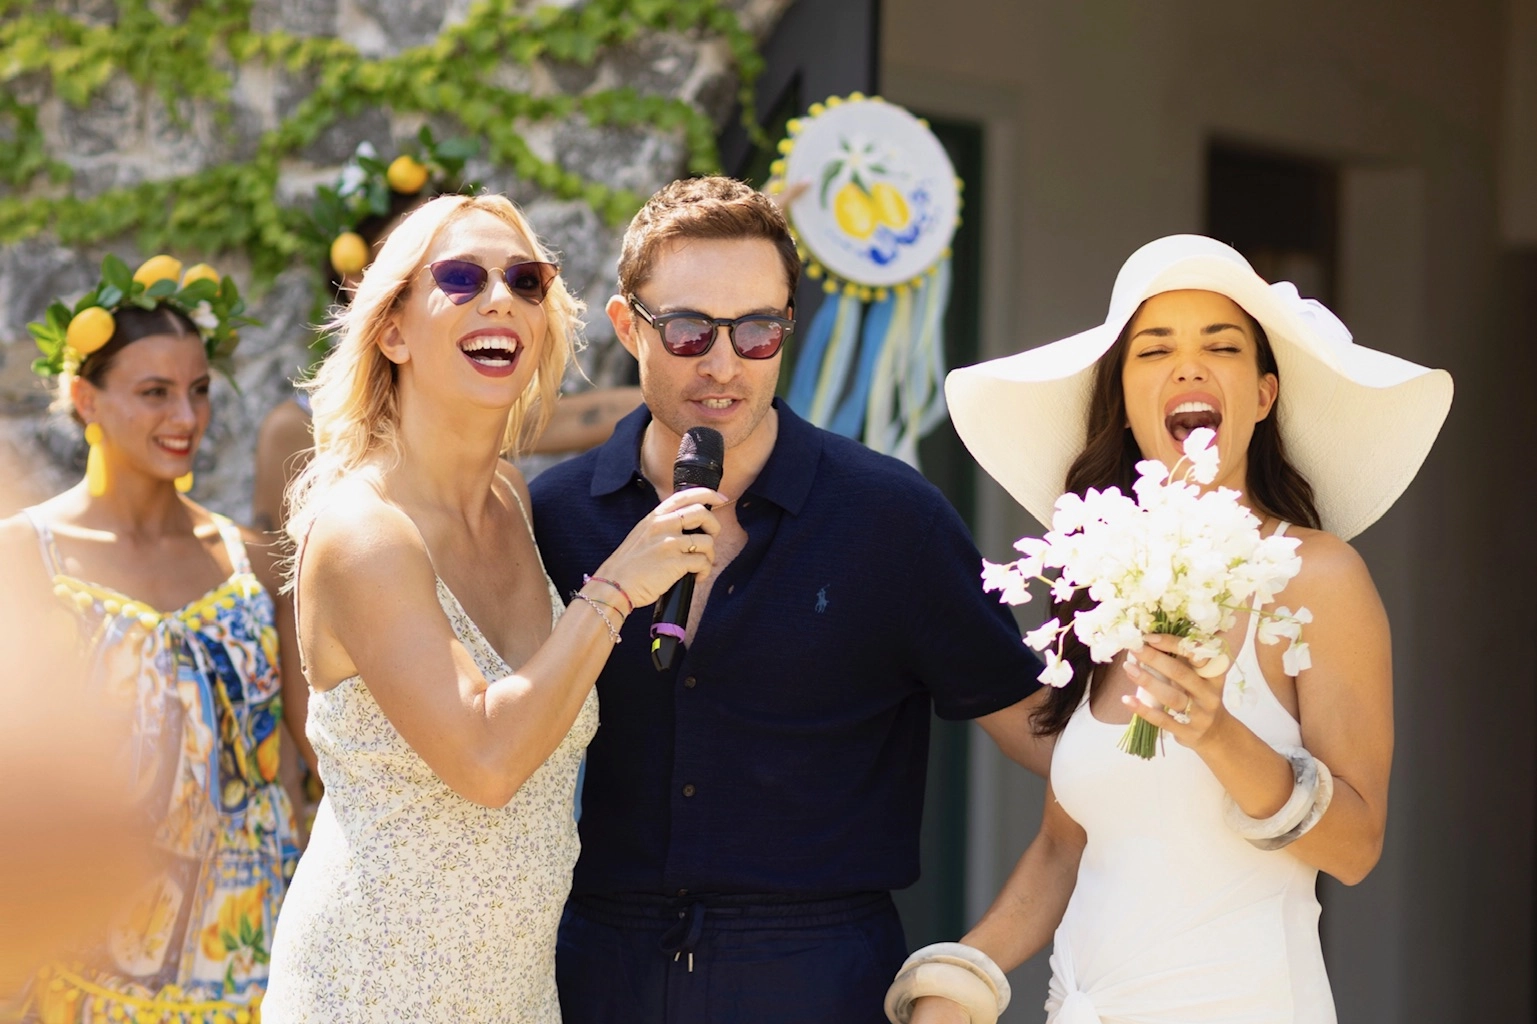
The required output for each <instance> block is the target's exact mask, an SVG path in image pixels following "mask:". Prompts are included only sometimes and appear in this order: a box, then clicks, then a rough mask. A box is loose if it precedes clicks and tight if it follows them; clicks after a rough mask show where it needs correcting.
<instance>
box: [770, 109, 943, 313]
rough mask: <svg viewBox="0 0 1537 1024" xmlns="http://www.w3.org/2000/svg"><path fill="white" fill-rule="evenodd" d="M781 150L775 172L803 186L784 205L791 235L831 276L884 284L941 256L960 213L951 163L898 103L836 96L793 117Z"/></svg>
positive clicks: (912, 275) (906, 277)
mask: <svg viewBox="0 0 1537 1024" xmlns="http://www.w3.org/2000/svg"><path fill="white" fill-rule="evenodd" d="M780 148H781V150H782V151H783V152H784V154H785V157H784V160H783V170H782V173H780V174H777V175H776V177H778V178H779V179H780V180H781V181H783V182H786V183H797V182H805V183H806V184H807V186H808V187H807V189H806V190H805V192H803V193H802V194H801V195H800V196H799V197H797V198H796V200H795V201H794V202H793V203H791V204H790V207H789V214H790V220H791V222H792V224H793V226H794V228H795V233H796V236H797V238H798V240H799V241H800V243H801V245H802V247H803V248H805V249H806V251H807V256H808V257H809V258H810V260H812V261H814V264H820V265H821V267H822V268H824V269H825V270H826V271H827V272H828V273H829V274H831V275H834V276H836V277H838V278H841V279H843V280H844V281H847V282H850V283H852V284H855V285H860V286H864V287H889V286H892V285H897V284H902V283H904V282H911V281H913V280H914V279H916V278H918V277H921V276H922V275H923V274H924V273H926V272H927V271H929V270H930V269H931V268H933V267H934V265H935V264H936V263H938V262H939V261H940V260H941V259H942V258H944V257H945V256H946V255H947V254H948V250H949V246H950V239H951V238H952V237H953V236H954V234H955V227H956V223H957V216H958V213H959V211H960V188H959V184H958V182H957V181H956V177H955V169H954V167H952V166H951V164H950V158H949V157H948V156H946V155H945V151H944V148H943V147H942V146H940V144H939V140H938V139H936V138H935V137H934V133H933V132H931V131H929V128H928V126H927V125H926V124H924V123H923V122H922V121H920V120H919V119H918V118H916V117H914V116H913V115H912V114H910V113H908V112H907V111H906V110H904V109H902V108H901V107H898V106H895V105H893V104H890V103H886V102H885V101H883V100H880V99H867V98H865V97H863V96H859V95H858V94H857V93H856V94H855V95H853V96H850V97H849V98H848V99H845V100H839V99H837V98H836V97H835V98H833V99H829V100H828V101H827V103H826V104H820V103H819V104H816V105H814V106H813V107H812V108H811V111H810V114H809V116H807V117H805V118H801V119H799V120H797V121H792V122H791V124H790V138H788V139H786V140H784V142H782V143H781V144H780ZM775 170H776V171H779V170H780V168H779V166H778V165H776V167H775Z"/></svg>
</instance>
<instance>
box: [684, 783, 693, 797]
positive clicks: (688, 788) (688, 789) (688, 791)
mask: <svg viewBox="0 0 1537 1024" xmlns="http://www.w3.org/2000/svg"><path fill="white" fill-rule="evenodd" d="M683 795H684V796H693V795H694V784H693V783H692V782H686V783H684V784H683Z"/></svg>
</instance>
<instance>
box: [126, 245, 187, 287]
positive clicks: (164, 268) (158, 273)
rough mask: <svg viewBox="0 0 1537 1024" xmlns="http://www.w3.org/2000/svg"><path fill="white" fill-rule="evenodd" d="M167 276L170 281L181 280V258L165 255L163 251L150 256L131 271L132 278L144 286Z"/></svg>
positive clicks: (148, 285)
mask: <svg viewBox="0 0 1537 1024" xmlns="http://www.w3.org/2000/svg"><path fill="white" fill-rule="evenodd" d="M167 278H169V279H170V280H172V281H180V280H181V260H179V259H177V258H176V257H175V256H167V255H165V253H161V254H160V255H159V256H151V257H150V258H149V259H147V260H145V261H144V262H143V263H141V264H140V265H139V269H138V270H135V271H134V272H133V279H134V280H135V281H137V282H139V283H140V284H142V285H143V286H144V287H146V288H148V287H150V286H151V285H153V284H154V283H155V282H156V281H164V280H166V279H167Z"/></svg>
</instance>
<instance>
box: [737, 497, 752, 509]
mask: <svg viewBox="0 0 1537 1024" xmlns="http://www.w3.org/2000/svg"><path fill="white" fill-rule="evenodd" d="M751 504H752V502H751V501H749V500H747V499H745V498H744V499H743V500H741V501H739V502H737V504H736V507H737V508H747V507H748V506H749V505H751Z"/></svg>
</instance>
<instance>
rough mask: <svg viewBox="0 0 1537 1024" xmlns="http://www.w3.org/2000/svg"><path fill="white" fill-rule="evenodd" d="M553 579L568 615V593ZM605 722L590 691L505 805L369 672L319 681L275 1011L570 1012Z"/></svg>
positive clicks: (469, 629)
mask: <svg viewBox="0 0 1537 1024" xmlns="http://www.w3.org/2000/svg"><path fill="white" fill-rule="evenodd" d="M514 494H516V492H514ZM541 571H543V566H542V564H541ZM545 580H546V583H547V584H548V586H549V591H550V609H551V622H552V624H553V623H554V621H556V620H557V619H559V617H560V613H561V612H562V611H563V610H564V606H563V604H562V603H561V600H560V596H559V594H558V593H557V592H556V590H555V586H554V584H553V583H549V577H548V575H547V574H546V576H545ZM437 593H438V601H439V603H440V604H441V605H442V608H443V612H444V614H445V615H447V616H448V619H449V622H450V623H452V625H453V629H454V635H455V636H456V637H458V639H459V642H460V643H462V644H463V645H464V646H465V648H466V649H467V650H468V651H469V652H470V654H471V656H472V657H473V658H474V659H475V664H476V666H477V667H478V668H479V669H480V671H481V672H482V673H483V674H484V675H485V676H486V678H487V679H498V678H501V677H503V676H506V675H508V674H509V673H511V671H512V668H511V666H509V665H508V664H507V663H506V662H505V661H503V660H502V658H501V657H500V656H499V655H498V654H497V653H496V651H495V650H494V649H493V648H492V647H491V645H490V643H488V642H487V641H486V638H485V637H484V636H483V635H482V634H481V632H480V630H479V628H477V627H476V625H475V623H474V622H473V621H471V619H470V617H469V615H467V614H466V613H465V611H464V608H463V607H462V606H461V605H460V604H459V601H458V599H457V598H455V597H454V595H453V593H452V592H451V591H450V590H449V589H448V587H447V586H446V585H445V584H444V583H443V581H442V579H439V580H438V581H437ZM597 728H598V699H597V694H596V693H595V692H589V693H588V695H587V699H586V701H585V702H584V703H583V705H582V709H581V711H580V713H579V714H578V715H577V718H576V722H575V723H574V724H573V725H572V727H571V730H570V731H569V732H568V733H567V734H566V736H565V738H564V739H563V740H562V741H561V743H560V745H559V746H558V747H557V748H556V749H555V752H554V753H552V754H551V755H550V757H549V758H548V759H547V760H546V761H545V762H544V764H542V765H541V766H540V767H539V768H538V769H537V770H536V771H535V772H534V773H533V775H531V776H529V778H528V780H527V781H526V782H524V783H523V785H522V787H521V788H520V789H519V790H518V792H517V795H516V796H514V797H513V799H512V801H511V802H510V803H509V804H508V805H507V806H506V807H502V808H490V807H484V806H481V805H480V804H476V803H473V802H471V801H469V800H466V799H465V798H464V797H462V796H460V795H459V794H457V793H455V792H454V791H453V790H452V789H450V788H449V787H448V786H447V785H446V784H445V783H444V782H443V780H441V779H440V778H438V776H437V775H436V774H435V773H434V772H433V771H432V769H431V768H429V767H428V766H427V763H426V762H425V761H423V760H422V759H421V758H420V757H419V756H418V755H417V754H416V752H415V751H414V750H412V749H411V747H410V746H409V745H407V743H406V741H405V740H404V739H403V738H401V736H400V734H399V733H398V732H396V731H395V727H394V726H392V725H391V724H390V722H389V720H388V719H387V718H386V717H385V715H384V712H383V711H381V710H380V708H379V706H378V704H376V703H375V702H374V699H373V696H372V695H371V694H370V693H369V690H368V687H367V686H365V685H364V684H363V681H362V679H361V678H360V677H356V676H354V677H353V678H350V679H346V680H343V681H342V682H340V683H338V684H337V685H336V686H334V687H332V688H331V689H329V690H326V691H325V692H315V691H311V693H310V705H309V722H308V725H307V727H306V729H305V732H306V734H307V735H308V737H309V740H310V743H311V744H313V745H314V747H315V753H316V755H317V756H318V758H319V762H320V775H321V778H322V779H323V780H324V782H325V797H324V799H323V800H322V801H321V803H320V809H319V811H318V813H317V815H316V818H315V830H314V833H313V834H312V836H311V837H310V843H309V846H308V848H307V849H306V850H305V853H304V856H303V858H302V859H301V860H300V862H299V870H298V872H297V874H296V875H295V877H294V882H293V885H292V887H291V888H290V889H289V892H288V898H287V900H286V902H285V903H284V904H283V910H282V915H281V917H280V919H279V921H278V928H277V934H276V936H275V938H274V943H273V951H272V980H271V983H270V985H269V988H268V992H267V998H266V1000H265V1002H264V1003H263V1005H262V1019H263V1021H264V1022H265V1024H287V1022H299V1021H311V1022H325V1024H346V1022H354V1021H356V1022H370V1024H372V1022H376V1021H382V1020H392V1021H442V1022H456V1024H457V1022H461V1021H498V1022H519V1024H521V1022H529V1024H552V1022H558V1021H559V1020H560V1003H559V999H558V997H557V995H556V990H555V934H556V930H557V928H558V926H559V924H560V915H561V910H562V908H563V907H564V906H565V902H566V894H567V893H568V892H569V891H570V888H571V871H572V868H573V867H574V866H575V864H576V857H577V853H578V852H579V850H580V843H579V840H578V839H577V831H576V821H575V819H574V817H573V814H572V802H573V798H574V794H575V788H576V776H577V769H578V767H579V766H580V764H581V760H582V753H583V751H584V750H585V749H586V747H587V744H588V742H589V741H590V740H591V739H592V736H593V733H594V732H596V731H597Z"/></svg>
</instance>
